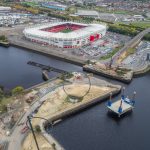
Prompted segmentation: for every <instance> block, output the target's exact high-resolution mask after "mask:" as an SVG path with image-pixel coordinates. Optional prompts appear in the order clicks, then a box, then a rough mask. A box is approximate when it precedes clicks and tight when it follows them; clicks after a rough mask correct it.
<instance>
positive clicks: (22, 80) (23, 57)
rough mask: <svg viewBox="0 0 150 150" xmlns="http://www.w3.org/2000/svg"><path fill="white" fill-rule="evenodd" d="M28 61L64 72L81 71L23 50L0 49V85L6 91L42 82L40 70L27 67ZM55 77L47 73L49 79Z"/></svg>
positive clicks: (53, 73) (75, 67) (73, 66)
mask: <svg viewBox="0 0 150 150" xmlns="http://www.w3.org/2000/svg"><path fill="white" fill-rule="evenodd" d="M28 61H35V62H38V63H42V64H45V65H50V66H53V67H56V68H59V69H64V70H66V71H75V70H76V71H81V70H82V69H81V67H78V66H76V65H72V64H69V63H66V62H62V61H59V60H56V59H53V58H49V57H47V56H43V55H40V54H37V53H33V52H29V51H25V50H23V49H22V50H21V49H19V48H15V47H9V48H4V47H0V85H2V86H4V87H5V88H6V89H12V88H14V87H16V86H18V85H19V86H23V87H24V88H28V87H31V86H33V85H36V84H38V83H41V82H43V79H42V71H41V69H40V68H36V67H33V66H30V65H27V62H28ZM56 75H57V73H56V72H51V73H49V77H50V78H53V77H54V76H56Z"/></svg>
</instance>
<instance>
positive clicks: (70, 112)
mask: <svg viewBox="0 0 150 150" xmlns="http://www.w3.org/2000/svg"><path fill="white" fill-rule="evenodd" d="M112 87H115V86H112ZM120 91H121V86H116V89H115V90H114V91H112V94H113V96H115V95H117V94H119V93H120ZM109 96H110V94H109V93H107V94H105V95H103V96H100V97H97V98H95V99H93V100H89V101H85V102H81V103H78V104H77V105H75V106H73V107H71V108H69V109H66V110H64V111H60V112H58V113H57V114H54V115H52V116H51V117H50V118H49V119H48V120H49V121H50V122H54V121H57V120H60V119H64V118H67V117H69V116H71V115H73V114H76V113H78V112H80V111H83V110H85V109H86V108H89V107H91V106H93V105H95V104H97V103H99V102H103V101H105V100H106V99H108V98H109Z"/></svg>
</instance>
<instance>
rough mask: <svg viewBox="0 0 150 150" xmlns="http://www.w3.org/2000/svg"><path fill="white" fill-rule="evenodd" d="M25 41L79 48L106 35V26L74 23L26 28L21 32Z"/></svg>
mask: <svg viewBox="0 0 150 150" xmlns="http://www.w3.org/2000/svg"><path fill="white" fill-rule="evenodd" d="M23 33H24V36H25V37H26V39H28V40H30V41H32V42H36V43H40V44H42V45H50V46H53V47H58V48H79V47H82V46H84V45H87V44H90V43H92V42H94V41H96V40H98V39H100V38H102V37H103V36H104V35H105V33H106V26H105V25H100V24H83V23H74V22H57V23H56V22H55V23H47V24H43V25H36V26H32V27H28V28H26V29H24V31H23Z"/></svg>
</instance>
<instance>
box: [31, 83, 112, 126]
mask: <svg viewBox="0 0 150 150" xmlns="http://www.w3.org/2000/svg"><path fill="white" fill-rule="evenodd" d="M65 88H66V89H67V92H68V93H69V94H72V95H74V96H75V95H76V96H82V95H83V93H86V92H87V90H88V88H89V85H87V84H83V85H78V84H73V85H67V86H66V87H65ZM112 90H114V88H110V87H99V86H94V85H93V86H91V89H90V91H89V93H88V94H87V95H86V96H85V97H84V98H83V100H82V101H81V102H79V103H82V102H85V101H89V100H92V99H94V98H97V97H100V96H103V95H105V94H108V93H109V92H111V91H112ZM44 98H45V100H46V101H45V102H44V104H43V105H42V106H41V107H40V109H39V111H38V113H37V114H36V115H35V116H38V117H44V118H46V119H49V118H50V116H52V115H54V114H55V113H58V112H59V111H65V110H66V109H68V108H71V107H74V106H76V105H77V104H79V103H75V104H74V103H71V102H68V101H67V100H66V98H67V95H66V93H65V92H64V90H63V88H62V87H59V88H57V89H56V90H55V91H53V92H51V93H49V94H47V95H46V96H45V97H44ZM32 124H33V126H35V125H37V124H40V119H32Z"/></svg>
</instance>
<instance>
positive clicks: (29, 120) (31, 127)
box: [26, 116, 52, 150]
mask: <svg viewBox="0 0 150 150" xmlns="http://www.w3.org/2000/svg"><path fill="white" fill-rule="evenodd" d="M32 118H38V119H43V120H46V121H47V122H48V123H50V124H51V125H52V123H51V122H50V121H49V120H47V119H45V118H42V117H32ZM27 122H29V126H30V127H29V129H31V132H32V134H33V138H34V141H35V144H36V147H37V150H40V148H39V145H38V142H37V139H36V136H35V132H34V130H33V126H32V123H31V117H30V116H27ZM27 122H26V124H27ZM27 126H28V124H27Z"/></svg>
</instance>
